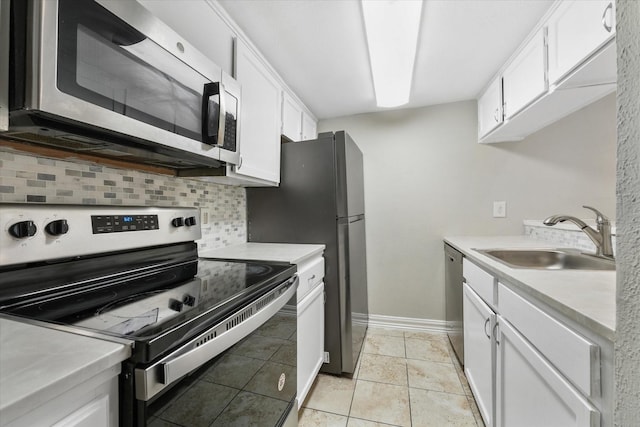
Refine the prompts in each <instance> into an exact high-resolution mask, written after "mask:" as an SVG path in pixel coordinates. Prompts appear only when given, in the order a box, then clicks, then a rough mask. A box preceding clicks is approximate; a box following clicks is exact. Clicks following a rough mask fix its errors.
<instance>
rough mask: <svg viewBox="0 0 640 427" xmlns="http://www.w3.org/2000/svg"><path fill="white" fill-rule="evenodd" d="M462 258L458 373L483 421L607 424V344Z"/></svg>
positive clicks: (503, 425) (500, 425) (571, 426)
mask: <svg viewBox="0 0 640 427" xmlns="http://www.w3.org/2000/svg"><path fill="white" fill-rule="evenodd" d="M464 261H465V262H464V264H463V274H464V277H465V280H466V282H467V283H465V284H464V289H463V316H464V346H465V348H464V364H465V367H464V372H465V375H466V376H467V380H468V382H469V386H470V388H471V391H472V392H473V395H474V397H475V399H476V402H477V404H478V408H479V410H480V413H481V415H482V418H483V420H484V422H485V425H486V426H487V427H494V426H496V427H529V426H530V427H539V426H545V427H556V426H557V427H600V426H611V425H612V406H613V399H612V387H611V384H610V381H609V380H608V376H609V375H613V372H612V366H611V359H612V348H613V346H612V343H610V342H608V341H606V340H604V339H603V338H602V337H599V336H597V335H594V334H593V333H589V332H587V331H586V330H585V329H584V328H583V327H582V326H580V325H578V324H573V323H572V322H571V320H570V319H568V318H566V317H563V316H562V315H561V314H560V313H558V312H554V311H553V309H551V308H550V307H547V306H546V305H544V304H543V303H541V302H539V301H537V300H535V299H534V298H532V297H530V296H527V294H524V293H521V292H516V289H514V288H511V287H510V286H508V285H507V284H505V283H502V282H498V281H497V279H496V278H495V277H494V276H492V275H491V274H490V273H488V272H486V271H484V270H483V269H482V268H480V267H479V266H477V265H475V264H474V263H473V262H471V261H470V260H469V259H465V260H464ZM496 297H497V298H496ZM585 333H586V335H585Z"/></svg>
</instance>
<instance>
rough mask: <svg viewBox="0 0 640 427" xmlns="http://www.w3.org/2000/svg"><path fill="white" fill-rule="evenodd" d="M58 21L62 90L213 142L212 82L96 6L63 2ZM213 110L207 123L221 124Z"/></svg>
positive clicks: (90, 3) (120, 112) (178, 132)
mask: <svg viewBox="0 0 640 427" xmlns="http://www.w3.org/2000/svg"><path fill="white" fill-rule="evenodd" d="M58 20H59V22H58V23H59V25H58V61H57V71H58V72H57V87H58V89H59V90H60V91H62V92H64V93H66V94H69V95H71V96H73V97H75V98H79V99H82V100H84V101H86V102H89V103H91V104H94V105H98V106H100V107H102V108H106V109H108V110H111V111H115V112H117V113H119V114H122V115H124V116H127V117H131V118H133V119H136V120H138V121H141V122H144V123H147V124H150V125H153V126H155V127H157V128H160V129H164V130H167V131H169V132H173V133H176V134H179V135H182V136H185V137H187V138H191V139H194V140H197V141H205V140H210V139H211V137H210V136H208V137H207V138H203V136H202V130H203V129H202V128H203V127H202V123H203V115H202V110H203V109H202V96H203V88H204V86H205V85H206V84H208V83H210V81H209V80H208V79H207V78H205V77H203V76H202V75H201V74H199V73H197V72H196V71H194V70H193V69H192V68H190V67H189V66H187V65H186V64H185V63H183V62H182V61H180V60H179V59H177V58H176V57H175V56H173V55H172V54H171V53H169V52H168V51H166V50H164V49H163V48H162V47H160V46H159V45H157V44H156V43H155V42H153V41H152V40H150V39H148V38H147V37H145V35H144V34H142V33H140V32H139V31H137V30H135V29H134V28H132V27H131V26H129V25H128V24H127V23H125V22H124V21H122V20H121V19H119V18H118V17H117V16H115V15H114V14H112V13H111V12H109V11H108V10H106V9H105V8H103V7H102V6H100V5H99V4H97V3H95V2H93V1H82V2H78V1H77V0H60V1H59V8H58ZM215 100H216V99H215V98H211V100H210V102H214V101H215ZM207 110H208V111H207V112H206V113H208V114H209V115H210V117H206V118H204V120H205V122H209V123H211V122H217V120H218V119H217V117H214V116H215V115H216V114H218V108H217V106H210V108H208V109H207ZM206 142H208V141H206Z"/></svg>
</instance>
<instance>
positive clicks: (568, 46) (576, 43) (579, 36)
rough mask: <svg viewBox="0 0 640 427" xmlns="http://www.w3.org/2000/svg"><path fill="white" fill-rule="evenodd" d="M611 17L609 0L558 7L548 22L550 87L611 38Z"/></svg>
mask: <svg viewBox="0 0 640 427" xmlns="http://www.w3.org/2000/svg"><path fill="white" fill-rule="evenodd" d="M615 16H616V14H615V2H614V1H613V0H589V1H584V0H579V1H576V0H573V1H564V2H562V3H561V4H560V6H559V7H558V9H556V10H555V11H554V12H553V14H552V15H551V17H550V18H549V21H548V40H549V82H550V84H555V83H557V82H558V81H559V80H560V79H562V78H563V77H565V76H566V75H567V74H568V73H569V72H570V71H572V70H573V69H574V68H575V67H577V66H578V65H580V64H581V63H582V62H583V61H584V60H586V59H587V58H588V57H589V56H590V55H591V54H592V53H594V52H596V51H597V50H598V49H599V48H600V47H602V46H604V45H605V44H606V43H607V42H608V41H609V40H611V39H612V38H613V37H614V36H615V31H616V30H615V28H616V25H615ZM614 50H615V49H614ZM614 70H615V68H614Z"/></svg>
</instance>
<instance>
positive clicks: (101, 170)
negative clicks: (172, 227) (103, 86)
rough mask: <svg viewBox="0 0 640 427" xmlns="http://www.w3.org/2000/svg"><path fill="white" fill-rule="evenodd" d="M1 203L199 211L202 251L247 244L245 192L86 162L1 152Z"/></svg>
mask: <svg viewBox="0 0 640 427" xmlns="http://www.w3.org/2000/svg"><path fill="white" fill-rule="evenodd" d="M0 202H2V203H8V202H11V203H51V204H84V205H122V206H183V207H193V206H195V207H199V208H200V209H203V210H206V211H207V212H208V215H209V224H208V225H203V228H202V239H201V240H200V241H199V242H198V246H199V248H200V249H201V250H204V249H205V248H206V249H217V248H220V247H224V246H228V245H231V244H235V243H244V242H246V241H247V229H246V205H247V202H246V192H245V190H244V188H242V187H232V186H226V185H218V184H210V183H205V182H201V181H196V180H191V179H184V178H175V177H171V176H165V175H157V174H151V173H145V172H140V171H133V170H126V169H118V168H113V167H108V166H101V165H96V164H93V163H88V162H71V161H67V160H54V159H49V158H44V157H37V156H32V155H25V154H21V153H18V152H14V151H8V149H0Z"/></svg>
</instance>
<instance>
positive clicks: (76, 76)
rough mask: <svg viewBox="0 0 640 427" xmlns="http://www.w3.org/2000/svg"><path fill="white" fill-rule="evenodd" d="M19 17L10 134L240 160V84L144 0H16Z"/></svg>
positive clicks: (183, 161)
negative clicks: (153, 11) (150, 9)
mask: <svg viewBox="0 0 640 427" xmlns="http://www.w3.org/2000/svg"><path fill="white" fill-rule="evenodd" d="M10 15H11V34H10V49H9V51H10V54H9V55H8V57H9V59H8V70H9V89H8V99H9V101H8V103H9V131H8V132H7V133H6V135H8V136H9V137H11V138H16V139H22V140H26V141H30V142H32V143H36V144H44V145H53V146H55V147H57V148H62V149H65V150H71V151H76V152H88V153H90V154H94V155H98V156H103V157H114V158H117V159H120V160H128V161H133V162H140V163H145V164H154V165H159V166H167V167H171V168H174V169H177V170H180V169H190V168H198V167H199V168H202V167H203V166H204V167H219V166H220V165H221V164H222V162H224V163H229V164H234V165H235V164H237V163H238V161H239V138H238V129H239V119H240V107H241V102H240V96H241V91H240V85H239V84H238V83H237V82H236V81H235V80H234V79H233V78H231V77H230V76H228V75H227V74H225V73H223V72H222V70H221V69H220V68H219V67H218V66H217V65H216V64H214V63H213V62H212V61H211V60H209V59H208V58H207V57H206V56H204V55H203V54H202V53H200V52H198V51H197V50H196V49H195V48H194V47H193V46H191V45H190V44H189V43H187V42H185V41H184V40H183V39H182V38H181V37H180V36H179V35H178V34H177V33H175V32H174V31H173V30H171V28H169V27H168V26H167V25H165V24H164V23H162V22H161V21H160V20H159V19H157V18H156V17H154V16H153V15H152V14H151V13H150V12H149V11H148V10H147V9H145V8H144V7H143V6H142V5H141V4H139V3H137V2H136V1H122V0H29V1H25V0H14V1H11V7H10ZM5 60H6V59H5Z"/></svg>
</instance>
